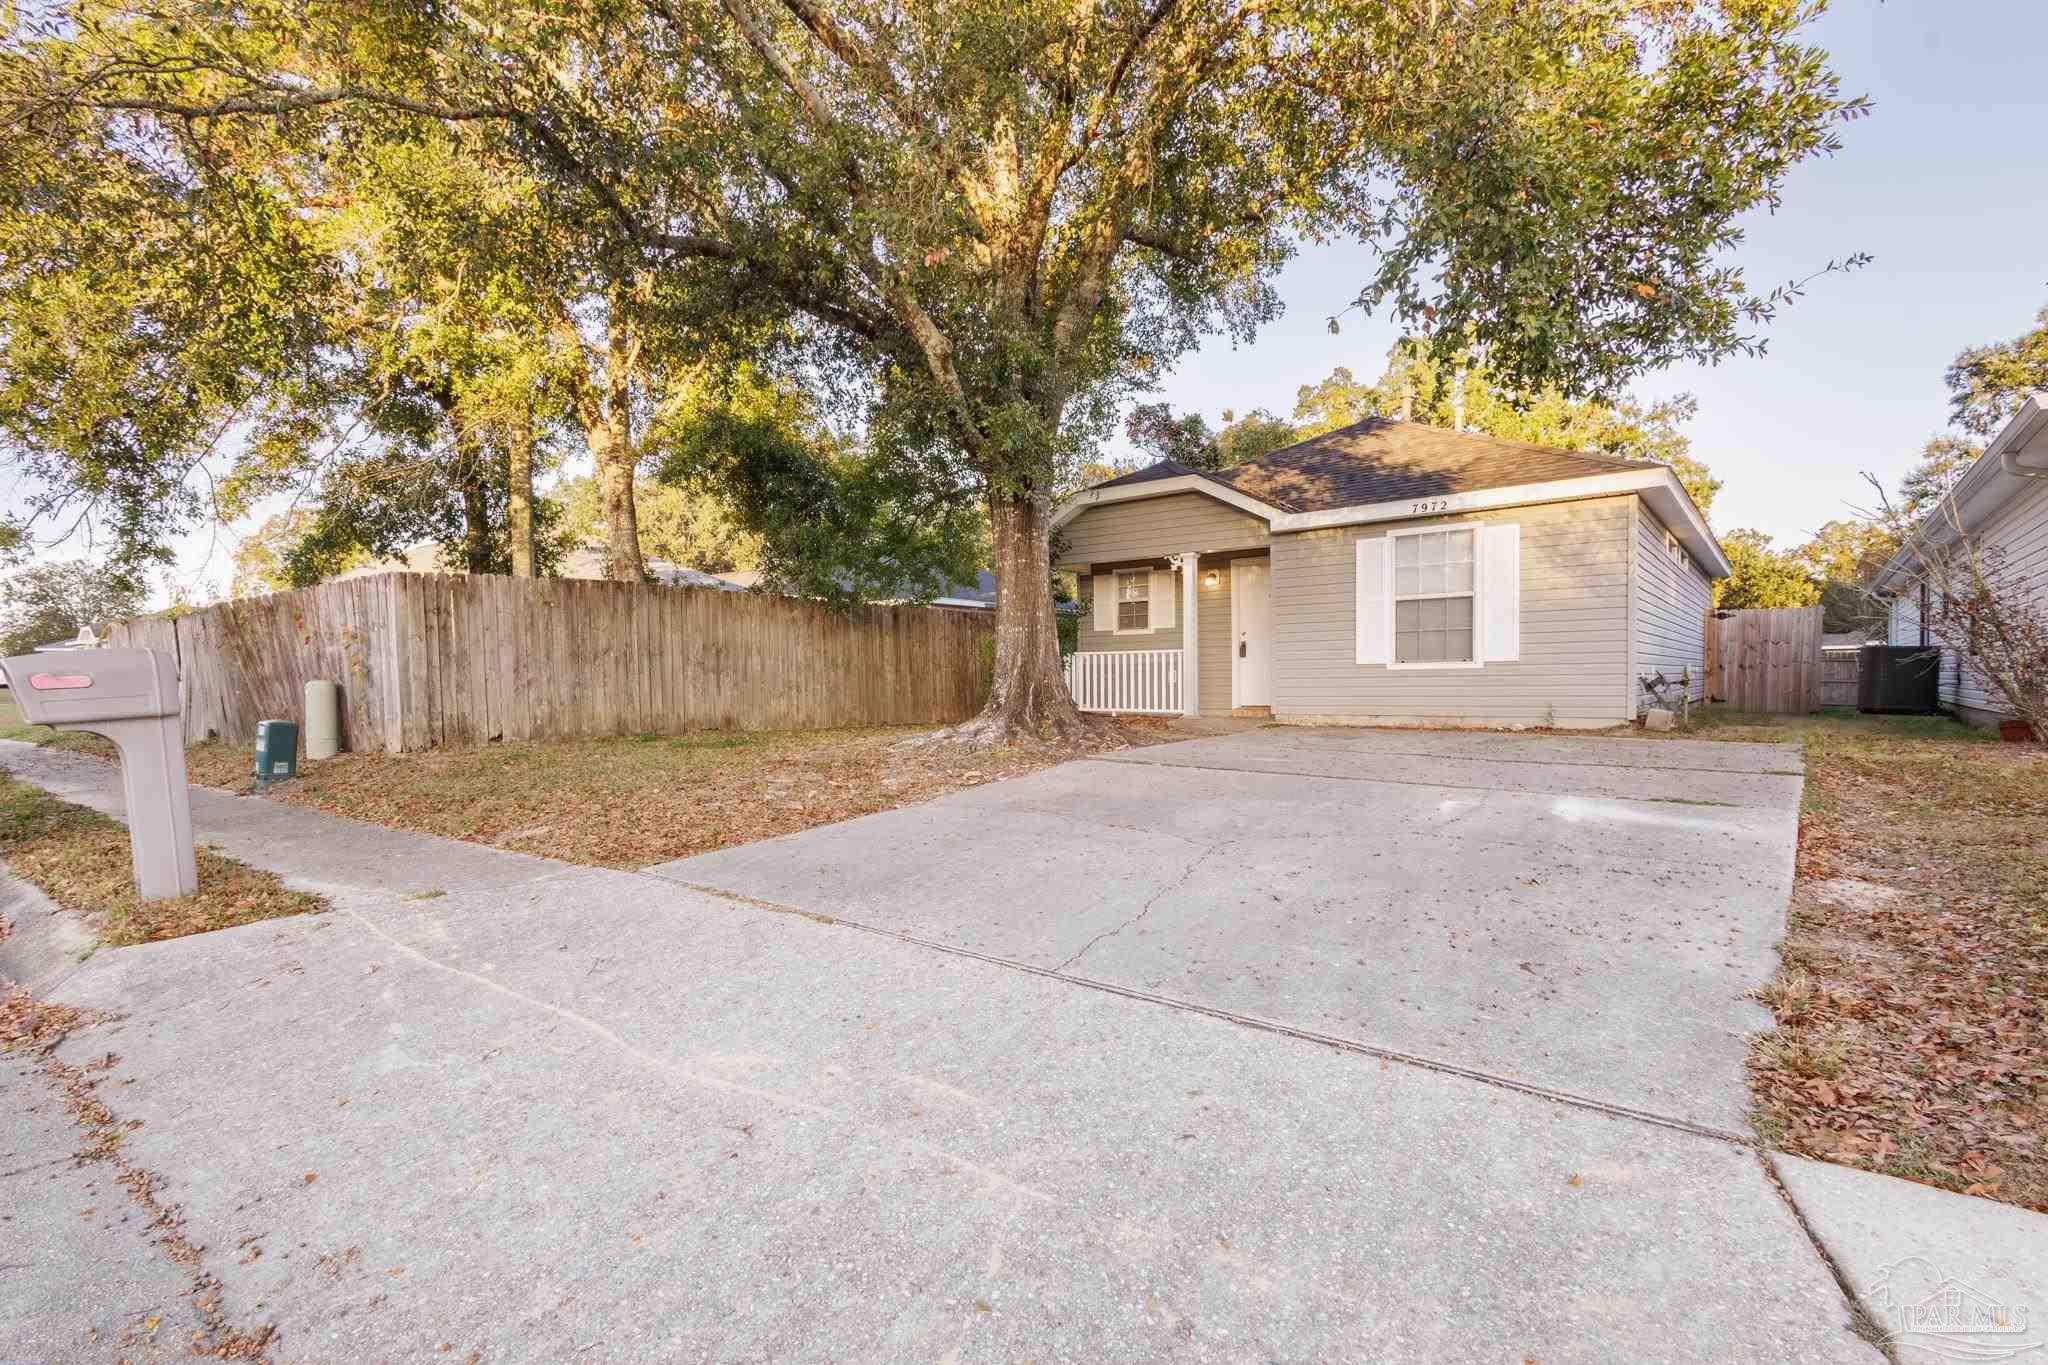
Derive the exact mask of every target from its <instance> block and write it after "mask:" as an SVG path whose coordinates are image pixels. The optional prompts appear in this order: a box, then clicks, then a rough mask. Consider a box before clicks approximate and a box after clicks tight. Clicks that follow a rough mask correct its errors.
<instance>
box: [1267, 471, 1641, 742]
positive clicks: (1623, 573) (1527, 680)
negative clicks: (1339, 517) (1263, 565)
mask: <svg viewBox="0 0 2048 1365" xmlns="http://www.w3.org/2000/svg"><path fill="white" fill-rule="evenodd" d="M1634 505H1635V497H1634V495H1633V494H1630V495H1626V496H1622V497H1612V498H1597V499H1586V500H1582V501H1579V502H1569V503H1554V504H1549V505H1545V506H1540V507H1516V508H1506V509H1501V510H1498V511H1487V512H1480V513H1460V514H1456V515H1453V516H1449V517H1427V518H1420V519H1417V520H1415V521H1407V522H1395V523H1380V524H1375V525H1372V526H1364V527H1357V526H1353V527H1341V528H1333V529H1330V530H1326V531H1308V532H1300V533H1296V534H1289V535H1279V536H1275V537H1274V538H1273V629H1274V642H1273V713H1274V715H1275V717H1276V718H1278V719H1281V720H1295V721H1336V722H1344V721H1349V722H1353V723H1366V722H1371V723H1383V724H1410V725H1428V724H1441V725H1510V726H1512V725H1523V726H1526V725H1559V726H1571V727H1597V726H1608V725H1618V724H1620V723H1622V722H1623V721H1625V720H1628V719H1630V718H1631V716H1632V713H1631V710H1630V701H1629V699H1630V697H1631V696H1632V695H1633V693H1634V687H1635V684H1634V680H1633V678H1632V677H1631V676H1630V673H1629V665H1630V663H1631V658H1630V648H1629V605H1630V589H1629V559H1630V555H1629V547H1630V543H1631V536H1632V534H1633V531H1634V521H1633V517H1632V515H1631V512H1632V509H1633V507H1634ZM1473 521H1485V522H1514V523H1518V524H1519V525H1520V526H1521V528H1522V529H1521V585H1522V586H1521V657H1520V658H1519V659H1517V660H1514V661H1511V662H1490V663H1487V664H1486V665H1485V666H1484V667H1481V668H1446V669H1390V668H1388V667H1386V666H1384V665H1376V664H1364V665H1362V664H1360V663H1358V661H1357V658H1358V656H1357V634H1356V631H1357V616H1356V609H1357V596H1358V592H1357V568H1356V564H1357V552H1356V550H1355V548H1354V547H1355V545H1356V543H1357V542H1358V541H1359V540H1360V539H1363V538H1370V537H1379V536H1383V535H1385V534H1386V532H1387V531H1388V530H1390V529H1395V530H1400V529H1408V528H1411V527H1419V526H1427V525H1432V524H1445V525H1451V524H1459V523H1466V522H1473ZM1226 685H1227V684H1226Z"/></svg>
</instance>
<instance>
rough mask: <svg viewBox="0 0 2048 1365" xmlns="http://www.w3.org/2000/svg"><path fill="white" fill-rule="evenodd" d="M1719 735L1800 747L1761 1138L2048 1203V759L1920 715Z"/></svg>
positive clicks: (1754, 1059) (1756, 1087) (1948, 1184)
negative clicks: (1787, 905) (1790, 875)
mask: <svg viewBox="0 0 2048 1365" xmlns="http://www.w3.org/2000/svg"><path fill="white" fill-rule="evenodd" d="M1718 734H1719V735H1724V736H1725V737H1727V738H1739V739H1773V738H1776V739H1795V740H1803V741H1804V743H1805V746H1806V767H1807V776H1806V800H1805V810H1804V813H1803V815H1802V817H1801V820H1800V829H1799V854H1798V862H1797V880H1796V882H1795V885H1794V890H1793V899H1792V910H1791V922H1790V929H1789V931H1788V933H1787V934H1786V937H1785V941H1784V944H1783V946H1782V953H1783V957H1784V965H1783V966H1782V968H1781V969H1780V971H1779V972H1778V974H1777V976H1776V977H1775V978H1774V979H1773V980H1772V981H1771V982H1770V983H1769V984H1768V985H1767V986H1765V987H1764V988H1762V989H1760V990H1759V991H1758V993H1757V994H1758V996H1759V998H1761V999H1762V1000H1763V1001H1764V1002H1765V1003H1766V1004H1768V1005H1769V1006H1770V1007H1771V1009H1772V1011H1773V1013H1774V1014H1775V1015H1776V1017H1777V1026H1776V1027H1775V1028H1774V1029H1772V1030H1771V1031H1770V1032H1768V1033H1766V1034H1763V1035H1762V1036H1760V1037H1759V1038H1758V1039H1757V1040H1756V1042H1755V1046H1754V1047H1753V1048H1752V1050H1751V1054H1750V1089H1751V1093H1752V1095H1753V1096H1754V1099H1755V1102H1756V1121H1757V1127H1758V1131H1759V1133H1760V1134H1761V1135H1762V1136H1763V1137H1764V1138H1765V1140H1766V1141H1768V1142H1770V1143H1771V1144H1772V1145H1773V1146H1776V1147H1780V1148H1782V1149H1784V1150H1787V1151H1791V1152H1796V1153H1799V1154H1801V1155H1804V1156H1811V1157H1818V1158H1821V1159H1824V1160H1828V1161H1835V1162H1840V1163H1842V1164H1845V1165H1852V1166H1861V1167H1864V1168H1866V1169H1870V1170H1876V1171H1882V1172H1885V1173H1886V1174H1890V1175H1897V1176H1904V1177H1906V1178H1908V1179H1912V1180H1918V1181H1922V1182H1924V1183H1926V1184H1930V1185H1936V1186H1940V1187H1942V1188H1944V1189H1949V1190H1957V1191H1961V1192H1964V1193H1968V1194H1976V1195H1982V1196H1985V1197H1988V1198H1992V1199H1999V1200H2004V1201H2006V1202H2008V1203H2013V1204H2018V1205H2020V1206H2022V1207H2025V1208H2031V1209H2037V1210H2041V1211H2048V1009H2044V1006H2043V1003H2042V1002H2043V1000H2044V998H2048V834H2044V832H2043V831H2044V830H2048V753H2044V752H2043V751H2042V749H2041V748H2040V746H2038V745H2011V744H1998V743H1995V742H1983V741H1982V738H1981V736H1980V735H1979V734H1978V733H1976V732H1972V731H1968V730H1966V729H1964V728H1963V727H1961V726H1958V725H1956V724H1954V723H1953V722H1947V721H1936V720H1932V719H1929V718H1919V717H1915V718H1910V719H1907V718H1885V717H1859V718H1853V719H1851V718H1846V717H1835V718H1824V719H1819V720H1815V721H1812V722H1804V723H1800V722H1794V723H1790V724H1789V725H1780V726H1767V727H1759V728H1758V729H1757V730H1754V731H1753V730H1750V729H1741V730H1738V729H1732V728H1731V729H1724V730H1720V731H1718Z"/></svg>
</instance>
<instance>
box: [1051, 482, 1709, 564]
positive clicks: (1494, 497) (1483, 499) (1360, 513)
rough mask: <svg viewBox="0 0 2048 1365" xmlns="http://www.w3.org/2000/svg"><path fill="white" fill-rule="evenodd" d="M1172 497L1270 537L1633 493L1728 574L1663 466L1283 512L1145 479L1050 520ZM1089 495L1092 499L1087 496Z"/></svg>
mask: <svg viewBox="0 0 2048 1365" xmlns="http://www.w3.org/2000/svg"><path fill="white" fill-rule="evenodd" d="M1176 493H1206V494H1208V495H1209V496H1210V497H1213V498H1216V499H1217V500H1218V501H1221V502H1226V503H1229V504H1231V505H1232V506H1235V507H1237V508H1239V509H1241V510H1243V511H1246V512H1249V513H1251V514H1252V515H1253V516H1256V517H1259V518H1260V519H1262V520H1263V521H1264V522H1265V523H1266V525H1267V527H1268V529H1270V530H1271V531H1272V533H1273V534H1275V535H1282V534H1287V533H1291V532H1297V531H1317V530H1322V529H1324V528H1327V527H1332V526H1362V525H1367V524H1370V523H1373V522H1381V521H1413V520H1414V519H1415V518H1417V517H1434V516H1443V515H1446V514H1449V513H1454V512H1477V511H1486V510H1489V509H1494V508H1504V507H1529V506H1534V505H1536V504H1539V503H1546V502H1575V501H1578V500H1579V499H1581V498H1601V497H1616V496H1621V495H1624V494H1630V493H1633V494H1636V495H1638V496H1640V497H1641V498H1643V500H1644V501H1646V502H1648V503H1649V504H1650V508H1651V510H1652V511H1654V512H1656V513H1657V516H1658V518H1659V519H1660V520H1661V521H1663V522H1664V524H1665V525H1666V526H1668V527H1670V528H1671V529H1672V531H1673V532H1674V533H1675V534H1676V535H1677V536H1678V538H1679V540H1680V542H1681V543H1682V544H1683V545H1684V546H1685V548H1686V550H1687V551H1688V552H1689V553H1690V554H1691V555H1692V557H1693V560H1694V562H1695V563H1697V564H1698V565H1699V566H1700V567H1701V568H1702V569H1704V570H1706V573H1707V576H1708V577H1709V578H1726V577H1728V576H1729V575H1730V574H1731V573H1733V572H1734V569H1733V567H1732V566H1731V565H1730V564H1729V563H1728V556H1727V555H1726V554H1724V553H1723V552H1722V550H1721V542H1720V541H1719V540H1717V539H1715V537H1714V532H1713V530H1712V529H1711V528H1710V527H1709V526H1708V525H1707V519H1706V518H1705V517H1704V516H1702V515H1701V514H1700V510H1699V508H1698V507H1696V506H1695V505H1694V504H1693V500H1692V496H1691V495H1690V494H1689V493H1687V492H1686V491H1685V485H1684V484H1682V483H1680V482H1679V480H1678V476H1677V475H1676V474H1674V473H1672V472H1671V470H1670V469H1669V468H1667V467H1665V466H1663V465H1651V466H1649V467H1647V468H1643V469H1623V470H1616V471H1615V472H1613V473H1611V474H1582V475H1578V476H1575V477H1573V478H1569V479H1552V480H1548V481H1546V482H1543V483H1518V484H1507V485H1504V486H1502V487H1499V488H1477V489H1473V490H1471V491H1470V492H1464V493H1443V494H1439V495H1437V496H1435V497H1424V498H1399V499H1395V500H1393V501H1390V502H1369V503H1358V504H1355V505H1352V506H1349V507H1331V508H1326V509H1324V510H1322V511H1319V512H1288V511H1283V510H1282V509H1280V508H1278V507H1274V506H1272V505H1271V504H1269V503H1264V502H1261V501H1259V500H1258V499H1257V498H1254V497H1252V496H1251V495H1249V494H1247V493H1241V492H1239V491H1238V490H1237V489H1235V488H1231V487H1229V486H1227V485H1224V484H1219V483H1217V482H1216V481H1215V480H1213V479H1207V478H1204V477H1202V476H1201V475H1199V474H1190V475H1184V476H1181V477H1179V478H1172V479H1151V480H1147V481H1146V482H1144V483H1134V484H1121V485H1117V486H1114V487H1097V488H1092V489H1088V490H1085V491H1083V492H1081V493H1078V494H1076V495H1075V496H1074V497H1072V498H1069V499H1068V500H1067V501H1066V502H1065V503H1063V504H1061V506H1060V510H1059V512H1058V513H1057V514H1056V515H1055V516H1054V517H1053V522H1052V524H1053V528H1054V529H1055V530H1057V529H1058V528H1059V527H1061V526H1064V525H1065V524H1066V523H1067V522H1069V521H1072V520H1073V519H1074V518H1075V517H1077V516H1079V515H1080V514H1081V513H1083V512H1085V511H1087V510H1088V509H1089V508H1091V507H1100V506H1104V505H1106V504H1110V503H1117V502H1136V501H1139V500H1141V499H1144V498H1160V497H1170V496H1172V495H1173V494H1176ZM1091 495H1092V496H1091Z"/></svg>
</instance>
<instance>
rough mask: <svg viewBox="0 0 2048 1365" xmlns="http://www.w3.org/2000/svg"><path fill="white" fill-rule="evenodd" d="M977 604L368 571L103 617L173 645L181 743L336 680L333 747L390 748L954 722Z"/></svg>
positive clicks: (147, 640) (980, 694)
mask: <svg viewBox="0 0 2048 1365" xmlns="http://www.w3.org/2000/svg"><path fill="white" fill-rule="evenodd" d="M991 629H992V622H991V621H990V620H989V619H988V616H987V614H986V613H981V612H968V611H956V610H948V609H943V608H931V607H861V608H856V609H854V610H852V611H850V612H836V611H833V610H831V609H829V608H827V607H825V606H823V605H821V604H819V603H816V602H810V601H804V600H801V599H797V598H787V597H777V596H771V595H767V594H762V593H738V592H720V591H718V590H716V589H706V588H669V587H662V586H659V585H654V584H637V583H608V582H596V581H590V580H584V579H521V578H507V577H502V576H498V575H473V576H468V577H456V576H447V575H440V574H407V573H390V574H376V575H372V576H368V577H363V578H353V579H347V580H344V581H341V582H336V583H323V584H321V585H320V586H318V587H313V588H304V589H301V590H299V591H297V592H287V593H278V594H275V595H273V596H269V597H259V598H253V599H250V600H248V601H241V602H228V603H224V604H222V605H220V606H217V607H209V608H207V609H205V610H203V611H197V612H193V613H191V614H190V615H187V616H182V617H178V618H177V619H175V620H166V619H162V618H144V619H138V620H134V621H127V622H123V623H121V624H120V625H117V626H116V627H115V628H114V630H113V632H112V633H111V635H110V636H109V639H108V643H109V644H115V645H132V646H146V647H150V648H155V649H162V650H167V651H171V652H173V653H174V654H175V655H176V657H177V659H178V671H179V676H180V679H181V684H180V685H181V689H182V691H183V694H184V698H183V700H184V720H185V734H186V736H187V738H189V739H200V738H204V737H207V736H212V735H219V736H225V737H228V738H234V739H240V738H246V737H248V736H250V735H253V734H254V733H255V728H256V722H257V721H259V720H263V719H266V718H269V717H285V718H296V717H297V716H298V715H299V710H300V706H301V698H302V696H303V692H304V688H305V684H306V682H307V680H308V679H312V678H329V679H332V680H333V681H335V682H336V683H339V684H340V687H341V698H342V742H343V744H344V745H345V746H346V747H348V748H351V749H357V750H364V749H385V750H388V751H390V752H392V753H397V752H401V751H407V750H420V749H430V748H434V747H437V746H443V745H445V746H466V745H476V744H484V743H488V742H489V741H491V740H495V739H567V738H575V737H588V736H597V735H624V734H644V733H649V732H673V731H683V730H698V729H738V730H770V729H792V730H808V729H827V728H832V727H837V726H850V725H940V724H950V723H952V722H955V721H960V720H965V719H966V718H967V717H969V716H971V715H973V714H974V712H975V711H976V710H977V709H978V708H979V707H980V705H981V703H982V701H983V700H984V699H985V696H986V684H985V683H984V682H983V680H982V670H981V668H980V665H979V653H980V645H981V641H983V640H985V639H988V638H990V636H991Z"/></svg>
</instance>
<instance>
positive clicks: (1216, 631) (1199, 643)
mask: <svg viewBox="0 0 2048 1365" xmlns="http://www.w3.org/2000/svg"><path fill="white" fill-rule="evenodd" d="M1212 572H1213V573H1215V575H1216V586H1215V587H1213V588H1212V587H1210V586H1209V585H1208V584H1207V583H1200V584H1199V586H1198V587H1197V588H1196V591H1195V611H1196V612H1197V614H1198V615H1199V617H1200V620H1199V622H1198V624H1197V630H1198V631H1199V634H1200V638H1199V639H1197V640H1196V642H1195V644H1196V648H1197V651H1198V652H1199V653H1200V654H1201V656H1202V657H1201V658H1200V659H1199V660H1197V667H1198V668H1199V670H1200V673H1201V679H1202V714H1203V715H1205V716H1227V715H1229V714H1230V648H1231V634H1230V561H1229V560H1228V559H1224V560H1220V561H1219V560H1214V559H1204V560H1203V561H1202V578H1204V579H1206V578H1207V577H1208V576H1209V575H1210V573H1212Z"/></svg>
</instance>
